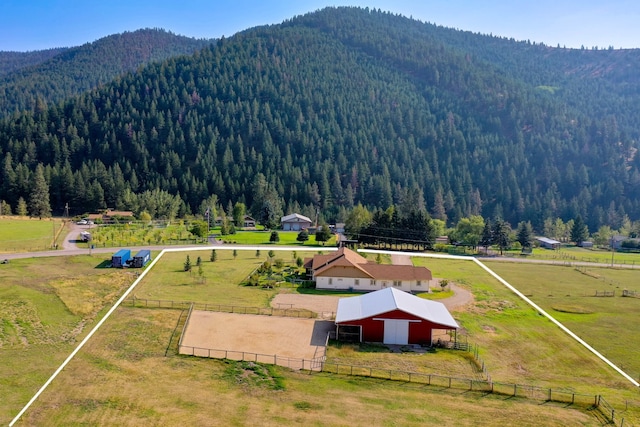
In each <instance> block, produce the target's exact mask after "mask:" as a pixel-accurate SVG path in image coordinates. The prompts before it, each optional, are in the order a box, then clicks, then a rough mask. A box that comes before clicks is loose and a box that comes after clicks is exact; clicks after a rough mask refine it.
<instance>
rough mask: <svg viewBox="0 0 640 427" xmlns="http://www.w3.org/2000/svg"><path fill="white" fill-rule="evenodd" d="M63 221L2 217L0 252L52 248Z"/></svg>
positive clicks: (62, 234)
mask: <svg viewBox="0 0 640 427" xmlns="http://www.w3.org/2000/svg"><path fill="white" fill-rule="evenodd" d="M61 227H63V222H62V221H60V220H57V219H43V220H38V219H30V218H20V217H12V218H2V219H0V254H2V253H13V252H32V251H46V250H51V248H52V246H53V243H55V242H54V241H53V240H54V233H55V235H56V237H57V236H58V235H61V238H64V231H62V233H60V228H61ZM58 240H60V239H58Z"/></svg>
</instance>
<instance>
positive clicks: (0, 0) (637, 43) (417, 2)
mask: <svg viewBox="0 0 640 427" xmlns="http://www.w3.org/2000/svg"><path fill="white" fill-rule="evenodd" d="M340 5H349V6H362V7H365V6H368V7H371V8H373V7H375V8H380V9H382V10H389V11H392V12H396V13H401V14H403V15H406V16H413V17H414V18H416V19H420V20H421V21H428V22H432V23H435V24H439V25H443V26H446V27H452V28H457V29H461V30H468V31H473V32H480V33H485V34H489V33H491V34H494V35H500V36H506V37H513V38H514V39H516V40H531V41H536V42H543V43H546V44H548V45H552V46H556V45H558V44H560V45H561V46H566V47H576V48H579V47H581V46H582V45H584V46H585V47H587V48H590V47H593V46H598V47H601V48H606V47H609V46H613V47H615V48H632V47H635V48H637V47H640V2H639V1H637V0H602V1H593V0H555V1H553V0H536V1H533V0H413V1H408V0H370V1H360V0H352V1H338V0H334V1H326V0H305V1H300V0H276V1H271V0H262V1H260V0H226V1H220V0H209V1H205V0H173V1H169V0H128V1H123V0H0V50H4V51H28V50H39V49H46V48H51V47H69V46H78V45H81V44H84V43H86V42H92V41H95V40H97V39H99V38H101V37H105V36H107V35H110V34H115V33H121V32H123V31H134V30H137V29H140V28H163V29H166V30H169V31H172V32H174V33H176V34H182V35H186V36H190V37H198V38H217V37H220V36H222V35H224V36H227V37H228V36H230V35H233V34H234V33H236V32H237V31H241V30H244V29H246V28H249V27H253V26H256V25H264V24H277V23H280V22H282V21H283V20H285V19H288V18H291V17H293V16H295V15H300V14H303V13H307V12H311V11H314V10H317V9H321V8H323V7H326V6H340Z"/></svg>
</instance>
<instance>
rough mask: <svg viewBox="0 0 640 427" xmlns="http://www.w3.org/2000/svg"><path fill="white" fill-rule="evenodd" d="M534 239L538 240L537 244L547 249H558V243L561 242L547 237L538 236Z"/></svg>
mask: <svg viewBox="0 0 640 427" xmlns="http://www.w3.org/2000/svg"><path fill="white" fill-rule="evenodd" d="M536 240H537V241H538V244H540V247H541V248H547V249H554V250H555V249H560V245H561V244H562V243H561V242H558V241H557V240H553V239H549V238H547V237H538V238H536Z"/></svg>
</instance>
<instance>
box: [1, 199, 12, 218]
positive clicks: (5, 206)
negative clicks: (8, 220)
mask: <svg viewBox="0 0 640 427" xmlns="http://www.w3.org/2000/svg"><path fill="white" fill-rule="evenodd" d="M2 215H11V206H10V205H9V203H7V202H5V201H4V200H0V216H2Z"/></svg>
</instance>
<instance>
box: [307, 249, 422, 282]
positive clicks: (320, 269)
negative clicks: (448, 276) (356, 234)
mask: <svg viewBox="0 0 640 427" xmlns="http://www.w3.org/2000/svg"><path fill="white" fill-rule="evenodd" d="M305 261H306V262H305V268H306V269H307V272H308V274H309V275H310V276H311V278H312V280H314V281H315V283H316V289H336V290H338V289H340V290H347V289H350V290H354V291H363V292H370V291H376V290H379V289H384V288H387V287H393V288H396V289H400V290H403V291H406V292H428V291H429V289H430V286H431V282H432V280H433V277H432V275H431V271H430V270H429V269H428V268H426V267H414V266H412V265H386V264H377V263H376V262H369V261H367V259H366V258H364V257H362V256H361V255H360V254H358V253H357V252H354V251H352V250H351V249H348V248H346V247H341V248H340V249H338V250H337V251H336V252H333V253H331V254H329V255H316V256H314V257H313V258H309V259H307V260H305Z"/></svg>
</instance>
